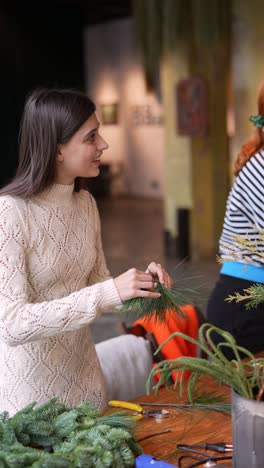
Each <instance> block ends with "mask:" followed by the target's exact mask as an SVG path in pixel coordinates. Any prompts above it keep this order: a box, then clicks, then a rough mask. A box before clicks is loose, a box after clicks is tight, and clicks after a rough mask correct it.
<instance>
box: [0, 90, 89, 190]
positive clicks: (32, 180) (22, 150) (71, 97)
mask: <svg viewBox="0 0 264 468" xmlns="http://www.w3.org/2000/svg"><path fill="white" fill-rule="evenodd" d="M94 111H95V105H94V103H93V102H92V101H91V100H90V99H89V98H88V97H87V96H86V95H85V94H84V93H82V92H80V91H76V90H71V89H46V88H39V89H36V90H34V91H33V92H32V93H31V94H30V95H29V96H28V97H27V99H26V103H25V108H24V112H23V116H22V120H21V124H20V132H19V163H18V168H17V172H16V175H15V177H14V179H13V180H12V181H11V182H10V183H9V184H8V185H6V186H5V187H4V188H3V189H2V190H0V194H1V195H3V194H8V195H17V196H21V197H28V196H31V195H36V194H38V193H40V192H42V191H43V190H44V189H46V188H48V187H49V186H50V185H51V184H52V183H53V182H54V180H55V171H56V156H57V148H58V145H59V144H64V143H67V142H68V141H69V140H70V139H71V137H72V136H73V135H74V133H75V132H76V131H77V130H78V129H79V128H80V127H81V126H82V125H83V124H84V122H85V121H86V120H87V119H88V118H89V117H90V116H91V115H92V114H93V113H94ZM85 180H86V179H81V178H77V179H76V180H75V190H76V191H78V190H80V188H81V187H82V186H83V185H84V182H85Z"/></svg>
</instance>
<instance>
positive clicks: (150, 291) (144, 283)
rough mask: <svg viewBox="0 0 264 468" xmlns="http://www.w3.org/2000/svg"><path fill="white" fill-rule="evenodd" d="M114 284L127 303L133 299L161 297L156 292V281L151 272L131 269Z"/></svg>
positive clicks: (115, 280) (121, 297) (116, 279)
mask: <svg viewBox="0 0 264 468" xmlns="http://www.w3.org/2000/svg"><path fill="white" fill-rule="evenodd" d="M114 283H115V286H116V289H117V291H118V294H119V296H120V299H121V301H127V300H128V299H132V298H133V297H154V298H159V297H160V294H159V293H157V292H155V291H154V289H155V281H154V278H153V276H152V274H151V272H149V273H148V272H147V271H146V272H144V271H140V270H137V269H136V268H131V269H130V270H128V271H126V272H125V273H123V274H122V275H120V276H118V277H117V278H115V279H114Z"/></svg>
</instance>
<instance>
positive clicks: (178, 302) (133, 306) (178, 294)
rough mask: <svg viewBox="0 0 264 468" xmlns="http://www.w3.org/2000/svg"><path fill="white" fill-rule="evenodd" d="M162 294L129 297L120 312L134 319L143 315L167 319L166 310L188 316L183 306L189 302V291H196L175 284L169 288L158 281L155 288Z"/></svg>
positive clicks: (158, 319) (161, 319) (161, 320)
mask: <svg viewBox="0 0 264 468" xmlns="http://www.w3.org/2000/svg"><path fill="white" fill-rule="evenodd" d="M155 291H156V292H159V293H160V294H161V296H160V297H159V298H157V299H156V298H144V297H137V298H134V299H129V300H128V301H125V302H124V303H123V306H122V307H121V309H120V310H119V314H120V315H121V316H122V317H124V318H128V317H132V318H133V319H134V320H136V319H138V318H141V317H146V318H150V317H154V318H155V319H156V320H157V321H159V322H164V321H165V320H166V312H167V311H168V310H169V311H170V312H171V313H173V314H176V315H179V316H180V317H182V318H186V316H185V314H184V312H183V310H182V309H181V306H182V305H184V304H188V303H189V298H188V292H192V293H193V292H194V291H193V290H191V289H187V288H180V287H176V286H174V287H173V288H171V289H169V288H166V287H165V286H164V285H162V284H160V283H158V284H157V287H156V289H155Z"/></svg>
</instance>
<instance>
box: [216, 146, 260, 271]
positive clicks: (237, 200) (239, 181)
mask: <svg viewBox="0 0 264 468" xmlns="http://www.w3.org/2000/svg"><path fill="white" fill-rule="evenodd" d="M235 236H239V237H240V239H241V240H242V242H244V245H241V244H240V243H239V242H237V240H236V239H235ZM247 240H250V241H251V243H253V244H254V247H253V249H252V247H250V246H248V245H246V243H247ZM219 245H220V254H221V257H222V259H223V260H229V259H233V260H235V261H237V262H242V263H247V264H252V265H259V266H260V265H261V266H264V150H260V151H258V152H257V153H256V154H254V155H253V156H252V157H251V158H250V159H249V161H248V162H247V163H246V164H245V166H244V167H243V168H242V169H241V170H240V172H239V174H238V176H237V178H236V180H235V182H234V185H233V187H232V189H231V191H230V194H229V197H228V200H227V206H226V213H225V220H224V226H223V230H222V234H221V237H220V243H219Z"/></svg>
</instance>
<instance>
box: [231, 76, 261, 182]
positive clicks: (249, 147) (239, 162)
mask: <svg viewBox="0 0 264 468" xmlns="http://www.w3.org/2000/svg"><path fill="white" fill-rule="evenodd" d="M257 109H258V114H259V115H263V116H264V81H262V82H261V84H260V87H259V91H258V100H257ZM263 145H264V139H263V131H262V128H257V127H255V128H253V130H252V132H251V135H250V138H249V139H248V141H247V142H246V143H244V145H242V146H241V149H240V151H239V153H238V155H237V158H236V161H235V167H234V172H235V175H238V173H239V171H240V170H241V169H242V167H243V166H244V165H245V164H246V162H247V161H248V160H249V159H250V158H251V156H253V155H254V154H255V153H256V152H257V151H258V150H259V149H260V148H263Z"/></svg>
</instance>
